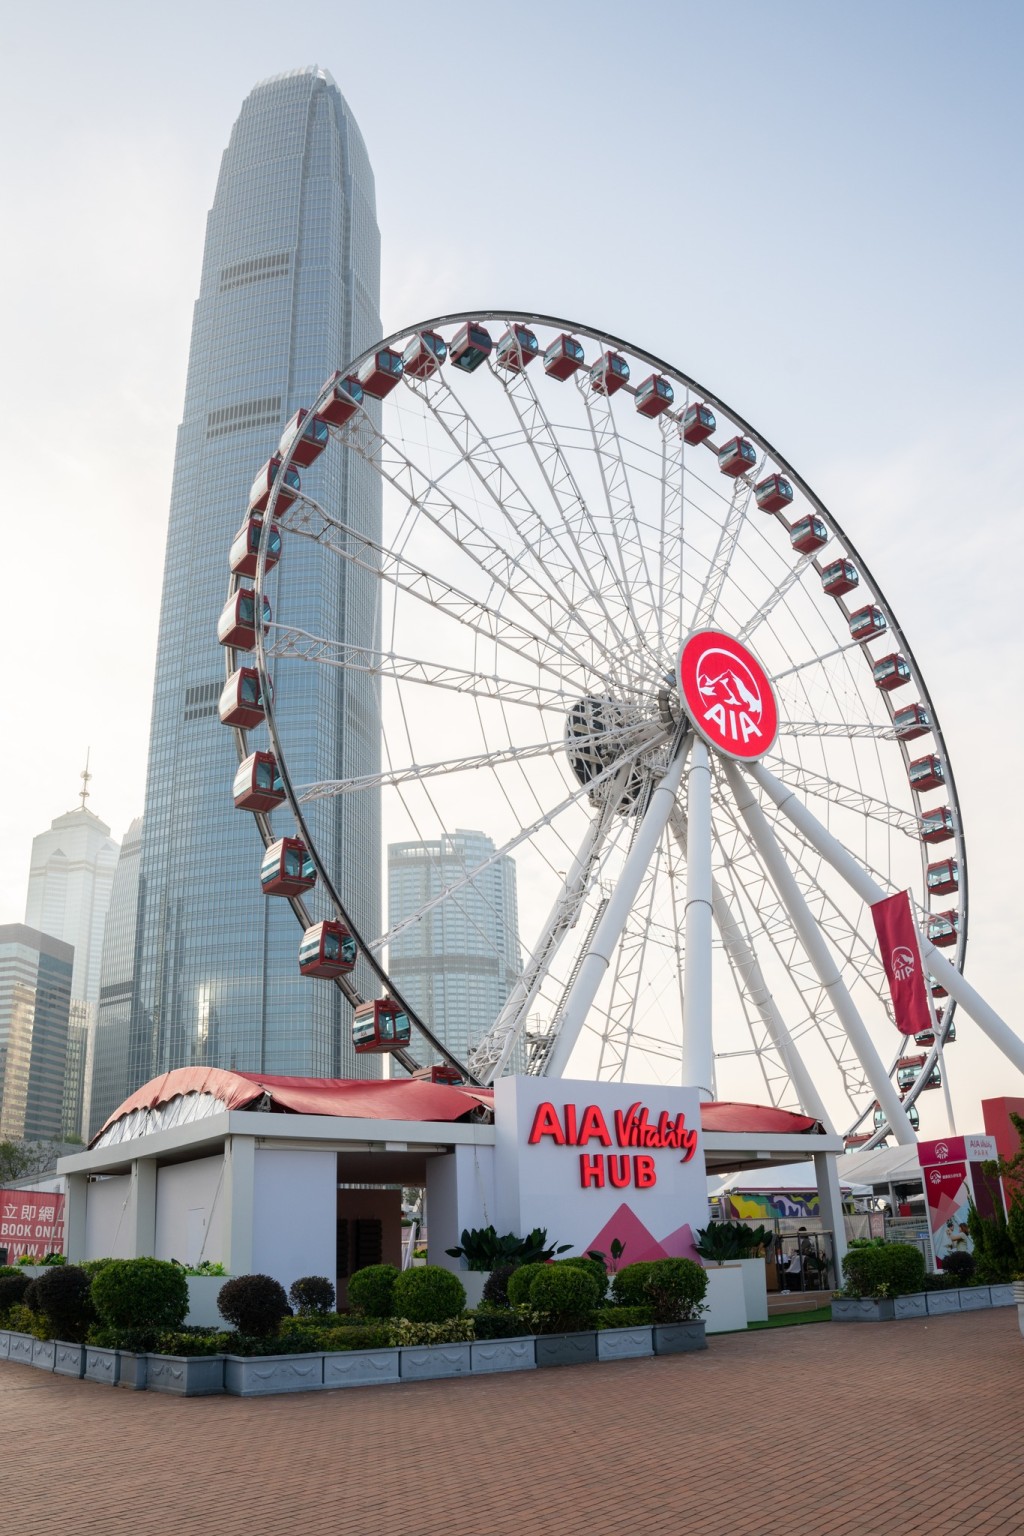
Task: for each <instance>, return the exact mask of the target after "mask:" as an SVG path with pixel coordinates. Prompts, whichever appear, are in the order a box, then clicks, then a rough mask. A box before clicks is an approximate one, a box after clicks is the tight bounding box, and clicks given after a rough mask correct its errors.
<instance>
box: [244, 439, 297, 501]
mask: <svg viewBox="0 0 1024 1536" xmlns="http://www.w3.org/2000/svg"><path fill="white" fill-rule="evenodd" d="M280 468H281V460H280V457H279V456H278V455H277V454H276V453H275V454H274V456H273V458H271V459H268V460H267V462H266V463H265V464H264V466H263V468H262V469H261V470H260V472H259V474H258V475H257V476H256V479H255V480H254V481H253V483H252V490H251V491H250V492H249V511H250V512H265V511H266V510H267V503H268V502H269V501H270V495H271V492H272V491H273V489H274V482H275V480H276V479H277V473H278V470H279V469H280ZM300 488H301V486H300V481H299V472H298V470H297V469H293V468H292V466H291V465H290V464H289V466H288V468H287V469H286V470H285V472H284V479H283V480H282V482H281V489H280V491H279V492H278V496H277V503H276V506H277V510H278V511H279V512H280V511H282V510H283V509H284V508H285V507H288V506H291V504H292V502H293V501H294V500H295V498H296V496H297V495H298V494H299V490H300Z"/></svg>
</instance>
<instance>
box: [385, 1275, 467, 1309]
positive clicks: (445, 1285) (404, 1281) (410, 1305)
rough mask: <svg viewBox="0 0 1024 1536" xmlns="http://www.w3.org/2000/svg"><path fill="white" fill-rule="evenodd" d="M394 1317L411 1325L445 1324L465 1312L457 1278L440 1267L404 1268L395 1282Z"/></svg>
mask: <svg viewBox="0 0 1024 1536" xmlns="http://www.w3.org/2000/svg"><path fill="white" fill-rule="evenodd" d="M394 1307H395V1310H394V1316H395V1317H404V1318H407V1319H408V1320H409V1322H410V1323H446V1322H447V1321H448V1319H449V1318H451V1317H460V1316H461V1314H462V1313H463V1312H464V1311H465V1309H466V1290H465V1287H464V1286H463V1284H462V1281H461V1280H460V1279H459V1277H458V1275H453V1274H452V1272H451V1270H450V1269H442V1268H441V1266H440V1265H439V1264H424V1265H423V1266H422V1268H421V1269H403V1271H402V1273H401V1274H400V1275H399V1277H398V1279H397V1280H396V1281H395V1292H394Z"/></svg>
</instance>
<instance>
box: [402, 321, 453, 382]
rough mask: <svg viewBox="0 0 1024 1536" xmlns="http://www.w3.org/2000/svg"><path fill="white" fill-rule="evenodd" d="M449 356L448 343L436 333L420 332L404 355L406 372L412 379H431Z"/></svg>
mask: <svg viewBox="0 0 1024 1536" xmlns="http://www.w3.org/2000/svg"><path fill="white" fill-rule="evenodd" d="M447 356H448V343H447V342H446V341H445V339H444V337H443V336H439V335H438V334H437V332H436V331H418V332H417V334H416V335H415V336H414V337H413V338H412V340H411V341H410V342H409V344H408V345H407V347H406V349H405V351H404V352H403V353H402V362H403V364H404V366H405V371H406V373H407V374H408V375H409V377H410V378H412V379H429V378H430V377H431V375H432V374H435V373H436V372H437V370H438V369H439V368H440V366H441V364H442V363H443V362H444V360H445V358H446V357H447Z"/></svg>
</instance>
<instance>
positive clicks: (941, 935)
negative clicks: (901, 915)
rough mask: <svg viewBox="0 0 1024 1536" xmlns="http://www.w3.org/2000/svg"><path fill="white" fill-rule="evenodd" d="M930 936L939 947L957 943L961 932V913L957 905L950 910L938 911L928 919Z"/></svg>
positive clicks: (946, 947)
mask: <svg viewBox="0 0 1024 1536" xmlns="http://www.w3.org/2000/svg"><path fill="white" fill-rule="evenodd" d="M927 933H928V937H929V939H930V940H931V941H932V943H933V944H934V945H936V946H937V947H938V948H939V949H948V948H949V946H950V945H951V944H955V943H956V941H957V938H958V936H959V933H960V913H959V912H958V911H957V910H956V908H955V907H953V908H951V910H950V911H948V912H936V913H935V914H934V916H932V917H930V918H929V919H928V929H927Z"/></svg>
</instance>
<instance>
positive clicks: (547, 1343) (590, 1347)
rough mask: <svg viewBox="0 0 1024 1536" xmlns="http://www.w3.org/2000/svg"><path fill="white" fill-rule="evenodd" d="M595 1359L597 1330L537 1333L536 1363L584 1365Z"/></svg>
mask: <svg viewBox="0 0 1024 1536" xmlns="http://www.w3.org/2000/svg"><path fill="white" fill-rule="evenodd" d="M596 1359H597V1331H596V1329H595V1330H594V1331H593V1332H591V1331H589V1330H588V1331H587V1332H585V1333H541V1334H538V1335H537V1364H538V1365H584V1364H586V1363H587V1362H588V1361H591V1360H596Z"/></svg>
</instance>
